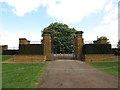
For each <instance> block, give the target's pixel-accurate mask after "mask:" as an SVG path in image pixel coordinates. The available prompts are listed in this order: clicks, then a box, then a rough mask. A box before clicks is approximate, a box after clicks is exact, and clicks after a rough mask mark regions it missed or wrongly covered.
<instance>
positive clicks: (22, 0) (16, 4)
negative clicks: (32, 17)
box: [0, 0, 42, 16]
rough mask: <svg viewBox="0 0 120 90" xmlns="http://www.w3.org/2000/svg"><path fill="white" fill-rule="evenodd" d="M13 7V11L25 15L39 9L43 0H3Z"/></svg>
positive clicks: (2, 0)
mask: <svg viewBox="0 0 120 90" xmlns="http://www.w3.org/2000/svg"><path fill="white" fill-rule="evenodd" d="M0 2H5V3H7V4H8V5H9V6H11V7H12V11H13V13H15V14H16V15H18V16H23V15H25V14H26V13H30V12H32V11H37V9H38V8H39V7H40V5H41V3H42V0H1V1H0Z"/></svg>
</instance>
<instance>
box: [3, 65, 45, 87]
mask: <svg viewBox="0 0 120 90" xmlns="http://www.w3.org/2000/svg"><path fill="white" fill-rule="evenodd" d="M45 67H46V64H2V87H3V88H35V87H36V86H37V84H38V83H39V81H40V80H41V78H42V77H43V74H44V71H45Z"/></svg>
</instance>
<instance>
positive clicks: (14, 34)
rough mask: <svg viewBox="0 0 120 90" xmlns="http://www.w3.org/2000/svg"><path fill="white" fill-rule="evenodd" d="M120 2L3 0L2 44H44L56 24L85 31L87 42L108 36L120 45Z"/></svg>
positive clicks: (0, 6)
mask: <svg viewBox="0 0 120 90" xmlns="http://www.w3.org/2000/svg"><path fill="white" fill-rule="evenodd" d="M118 1H119V0H0V18H1V21H0V30H1V31H0V45H4V44H5V45H6V44H7V45H9V47H18V44H19V38H27V39H28V40H30V41H40V39H41V38H42V37H41V30H43V29H44V28H45V27H47V26H48V25H49V24H51V23H54V22H60V23H65V24H67V25H68V26H69V27H71V28H75V29H76V30H78V31H83V32H84V34H83V37H84V41H93V40H96V39H97V36H98V37H100V36H107V37H108V38H109V39H110V42H111V43H112V44H117V42H118Z"/></svg>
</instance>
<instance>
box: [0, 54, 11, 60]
mask: <svg viewBox="0 0 120 90" xmlns="http://www.w3.org/2000/svg"><path fill="white" fill-rule="evenodd" d="M11 57H12V56H11V55H2V61H5V60H7V59H10V58H11Z"/></svg>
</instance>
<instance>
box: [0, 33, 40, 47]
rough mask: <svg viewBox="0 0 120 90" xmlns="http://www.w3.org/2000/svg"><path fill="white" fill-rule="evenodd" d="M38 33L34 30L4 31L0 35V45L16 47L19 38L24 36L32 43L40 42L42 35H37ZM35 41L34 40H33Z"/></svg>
mask: <svg viewBox="0 0 120 90" xmlns="http://www.w3.org/2000/svg"><path fill="white" fill-rule="evenodd" d="M39 36H40V33H35V32H29V33H27V32H14V33H12V32H7V31H4V32H2V33H1V35H0V39H1V40H0V45H8V48H9V49H16V48H17V49H18V45H19V38H26V39H27V40H30V41H32V43H40V41H41V39H42V37H39ZM33 41H35V42H33Z"/></svg>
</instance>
